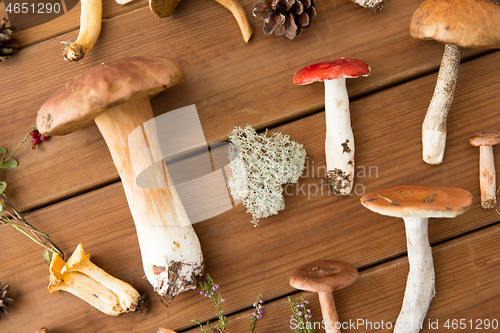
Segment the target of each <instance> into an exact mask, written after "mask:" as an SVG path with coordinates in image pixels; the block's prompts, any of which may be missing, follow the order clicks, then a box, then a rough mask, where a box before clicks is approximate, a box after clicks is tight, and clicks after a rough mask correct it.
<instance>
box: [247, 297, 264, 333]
mask: <svg viewBox="0 0 500 333" xmlns="http://www.w3.org/2000/svg"><path fill="white" fill-rule="evenodd" d="M262 304H264V301H263V300H262V293H259V296H257V300H256V301H255V303H253V307H254V308H255V311H254V312H253V313H252V319H250V326H249V328H250V333H253V329H254V328H255V323H256V322H257V320H259V319H262V316H263V315H264V307H263V306H262Z"/></svg>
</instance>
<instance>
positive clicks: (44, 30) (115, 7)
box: [15, 0, 148, 48]
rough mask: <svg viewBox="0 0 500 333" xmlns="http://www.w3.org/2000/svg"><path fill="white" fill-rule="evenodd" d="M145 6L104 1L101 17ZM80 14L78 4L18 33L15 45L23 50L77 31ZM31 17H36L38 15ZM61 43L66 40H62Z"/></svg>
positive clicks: (141, 1)
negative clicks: (58, 15) (56, 16)
mask: <svg viewBox="0 0 500 333" xmlns="http://www.w3.org/2000/svg"><path fill="white" fill-rule="evenodd" d="M145 6H148V1H147V0H134V1H132V2H130V3H128V4H126V5H119V4H117V3H116V2H115V0H109V1H106V0H104V1H103V8H102V17H103V19H104V20H107V19H110V18H112V17H116V16H119V15H121V14H124V13H127V12H131V11H134V10H136V9H138V8H141V7H145ZM80 13H81V11H80V4H77V5H76V7H74V8H73V9H71V10H70V11H68V12H67V13H66V14H65V15H62V16H60V17H58V18H56V19H54V20H52V21H49V22H47V23H44V24H41V25H39V26H36V27H33V28H30V29H26V30H23V31H19V32H18V33H16V34H15V36H16V38H17V40H18V44H17V45H18V46H19V47H22V48H24V47H27V46H30V45H33V44H36V43H40V42H42V41H45V40H48V39H51V38H55V37H57V36H60V35H62V34H65V33H68V32H70V31H73V30H78V29H79V27H80ZM32 15H35V16H36V15H40V14H32ZM77 35H78V33H77ZM75 39H76V37H75ZM62 41H67V40H64V39H63V40H62Z"/></svg>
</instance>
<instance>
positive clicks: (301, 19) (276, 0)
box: [253, 0, 316, 39]
mask: <svg viewBox="0 0 500 333" xmlns="http://www.w3.org/2000/svg"><path fill="white" fill-rule="evenodd" d="M253 7H254V10H253V15H254V16H256V17H260V18H261V19H263V20H264V34H266V35H269V34H270V33H272V32H273V31H274V32H275V34H276V36H281V35H283V34H284V35H285V36H287V37H288V38H290V39H293V38H294V37H295V36H297V35H299V34H300V33H301V32H302V29H304V28H309V27H311V21H312V20H313V18H314V17H316V4H315V3H314V0H261V1H259V2H256V3H255V4H254V5H253Z"/></svg>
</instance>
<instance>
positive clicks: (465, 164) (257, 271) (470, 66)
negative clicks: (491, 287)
mask: <svg viewBox="0 0 500 333" xmlns="http://www.w3.org/2000/svg"><path fill="white" fill-rule="evenodd" d="M499 56H500V54H499V53H498V52H497V53H494V54H491V55H488V56H485V57H481V58H479V59H476V60H474V61H471V62H468V63H466V64H464V66H462V68H461V72H460V73H461V76H460V80H459V82H458V87H457V94H456V96H455V101H454V104H453V106H452V111H451V114H450V118H449V124H448V125H449V126H448V129H449V137H448V145H447V150H446V156H445V161H444V164H443V165H441V166H430V165H426V164H425V163H424V162H422V160H421V156H420V150H421V143H420V125H421V119H422V116H423V113H425V108H426V102H427V101H426V100H428V98H429V95H428V94H429V93H431V92H432V87H430V88H427V89H424V87H429V86H432V85H433V83H434V82H435V75H434V74H433V75H429V76H426V77H423V78H421V79H418V80H414V81H411V82H408V83H405V84H402V85H399V86H396V87H394V88H392V89H388V90H385V91H382V92H379V93H377V94H373V95H370V96H367V97H364V98H361V99H358V100H356V101H355V102H353V103H352V107H351V111H352V114H353V119H352V124H353V128H354V133H355V138H356V147H357V148H356V149H357V150H356V163H357V166H359V167H363V166H364V167H365V168H368V167H370V166H375V167H377V168H378V173H377V174H372V175H371V177H369V175H366V176H364V177H358V179H357V180H356V183H357V184H362V185H363V186H364V188H365V190H366V191H367V192H368V191H374V190H377V189H382V188H387V187H391V186H395V185H400V184H405V183H406V184H413V185H439V186H456V187H461V188H464V189H467V190H469V191H470V192H471V193H472V194H473V195H474V196H475V199H474V205H473V207H472V208H471V210H470V211H469V212H467V213H466V214H464V215H462V216H459V217H457V218H455V219H431V220H430V230H429V233H430V239H431V242H432V243H435V242H440V241H443V240H446V239H449V238H450V237H455V236H459V235H461V234H464V233H467V232H469V231H471V230H475V229H477V228H480V227H483V226H486V225H489V224H492V223H494V222H496V221H497V220H498V215H497V213H496V212H495V211H485V210H483V209H481V208H480V207H479V187H478V170H477V168H478V150H477V149H476V148H475V147H472V146H470V145H469V143H468V139H469V137H470V135H471V134H472V133H474V132H476V131H479V130H482V129H484V128H485V127H488V128H495V127H500V119H499V117H492V116H491V115H492V114H495V112H497V111H496V105H497V103H496V101H497V100H498V98H499V97H498V94H497V93H496V92H497V91H498V81H497V80H496V79H495V78H493V77H489V76H486V73H489V72H490V71H492V70H494V68H495V67H496V66H498V63H499V61H498V57H499ZM483 74H484V75H483ZM426 90H428V91H426ZM458 92H461V93H458ZM274 130H275V131H280V132H283V133H286V134H289V135H290V136H291V138H292V139H294V140H297V141H299V142H300V143H302V144H304V147H305V149H306V151H307V152H308V163H309V170H308V171H309V173H306V174H305V177H304V178H303V179H301V181H300V183H299V184H298V185H297V186H291V187H289V188H287V193H289V195H287V197H286V205H287V207H286V209H285V210H284V211H282V212H280V213H279V214H278V215H277V216H274V217H271V218H268V219H265V220H262V221H261V226H260V227H259V228H253V227H252V224H251V223H250V220H251V218H250V216H249V215H248V214H246V213H245V209H244V208H243V207H241V206H238V207H236V208H233V209H232V210H230V211H228V212H226V213H224V214H221V215H219V216H217V217H214V218H212V219H210V220H207V221H204V222H202V223H197V224H195V225H194V227H195V229H196V231H197V233H198V235H199V237H200V240H201V243H202V249H203V252H204V256H205V263H206V272H207V273H208V274H210V275H211V276H212V277H213V278H214V279H215V280H216V281H217V282H218V283H220V284H221V286H224V296H225V297H226V299H227V302H226V303H225V306H226V311H227V313H234V312H236V311H240V310H243V309H246V308H247V307H248V304H252V302H253V301H254V299H255V297H256V295H257V294H258V293H259V292H262V293H263V294H264V295H266V298H268V299H275V298H279V297H283V296H284V295H288V294H290V293H291V292H292V291H293V290H292V288H291V287H289V286H288V276H289V274H290V272H291V271H293V270H294V269H295V268H296V267H297V266H299V265H301V264H304V263H306V262H309V261H311V260H320V259H324V258H335V259H338V260H344V261H348V262H350V263H352V264H353V265H355V266H356V267H357V268H359V269H362V268H364V267H369V266H372V265H375V264H377V263H380V262H384V261H386V260H390V259H391V258H394V257H397V256H400V255H402V254H403V253H404V252H405V249H406V243H405V238H404V227H403V222H402V220H400V219H395V218H387V217H384V216H380V215H377V214H375V213H372V212H370V211H368V210H366V209H364V208H363V207H362V206H361V205H360V204H359V196H357V195H353V196H351V197H344V198H337V197H335V196H333V195H331V194H329V192H326V191H324V192H323V193H321V192H317V193H315V194H313V192H312V190H316V189H317V190H320V189H321V188H322V187H320V185H321V179H320V178H318V177H319V176H318V174H317V170H318V169H317V167H318V166H321V165H323V164H324V151H323V149H324V148H323V147H324V114H322V113H318V114H314V115H312V116H309V117H305V118H303V119H300V120H297V121H294V122H291V123H288V124H286V125H283V126H281V127H278V128H275V129H274ZM497 156H498V154H497ZM497 160H498V157H497ZM313 166H314V168H313ZM313 170H315V171H314V174H313ZM358 170H359V169H358ZM301 189H302V190H301ZM28 220H29V221H30V222H31V223H32V224H33V225H35V226H37V227H38V228H40V230H43V231H44V232H46V233H48V234H49V235H51V236H52V239H53V240H54V241H55V242H56V243H57V244H58V245H59V246H60V247H61V248H62V249H63V250H64V251H65V252H66V253H67V254H68V255H69V254H70V253H71V252H72V251H73V249H74V248H75V247H76V245H77V244H78V242H83V244H84V247H85V249H86V250H87V252H89V253H90V254H92V255H93V258H94V260H95V262H96V263H97V264H98V265H100V266H102V267H103V268H104V269H105V270H107V271H108V272H109V273H111V274H112V275H115V276H117V277H119V278H122V279H124V280H125V281H127V282H129V283H131V284H132V285H134V286H136V288H138V289H140V290H141V291H145V292H147V294H148V295H149V296H150V299H151V302H152V307H151V310H150V312H148V313H147V314H145V315H141V314H137V315H135V314H134V315H129V316H122V317H120V318H110V317H107V316H105V315H101V314H100V313H99V312H98V311H97V310H94V309H92V308H90V307H88V306H86V305H85V304H84V303H82V302H81V301H79V300H78V299H76V298H74V297H73V296H71V295H68V294H58V295H56V296H51V295H49V294H48V292H47V291H46V289H45V288H46V285H47V280H46V279H45V278H44V276H45V275H47V266H46V265H45V264H44V263H43V262H42V260H41V253H42V251H41V249H40V248H39V247H38V246H36V245H35V244H32V243H30V241H29V240H27V239H25V237H24V236H23V235H21V234H19V233H17V232H16V231H15V230H13V229H12V228H9V227H7V226H3V230H2V233H0V244H2V276H1V280H2V282H3V283H7V284H10V285H12V295H13V297H14V298H16V299H17V302H16V305H15V308H13V309H12V311H11V314H9V317H6V318H2V325H5V326H3V327H6V328H7V329H8V330H10V331H16V329H18V327H19V326H18V325H19V324H20V323H25V322H26V323H29V325H31V326H33V328H35V327H34V326H38V325H39V324H41V323H44V324H43V325H45V323H46V325H47V326H50V327H53V328H55V329H59V330H61V331H64V330H65V329H67V327H71V329H72V331H74V332H85V331H87V330H89V329H94V330H101V331H110V332H112V331H123V330H129V331H130V329H131V327H132V328H133V330H136V331H138V332H141V331H147V330H154V329H156V328H157V327H160V326H165V325H168V326H169V327H171V328H174V329H183V328H189V327H192V324H191V322H190V320H191V319H193V314H196V316H197V318H198V319H199V320H202V321H204V320H207V319H210V318H213V308H212V305H211V304H209V303H208V302H200V298H199V294H198V292H197V291H192V292H188V293H183V294H181V295H179V296H178V298H176V299H175V300H174V301H173V302H172V303H171V304H170V306H169V307H168V308H165V307H164V306H163V305H162V304H161V302H160V301H159V299H158V298H157V297H156V296H155V295H154V292H153V291H152V290H151V287H149V285H148V283H147V282H146V281H145V280H144V279H143V273H142V265H141V260H140V254H139V249H138V245H137V240H136V236H135V229H134V225H133V222H132V219H131V217H130V213H129V210H128V206H127V203H126V201H125V197H124V195H123V190H122V188H121V184H120V183H116V184H113V185H110V186H107V187H104V188H102V189H99V190H95V191H91V192H89V193H86V194H84V195H80V196H77V197H75V198H72V199H69V200H66V201H63V202H60V203H58V204H53V205H50V206H48V207H46V208H43V209H39V210H37V211H35V212H33V213H31V214H30V215H28ZM436 267H438V266H436ZM27 272H28V273H27ZM20 280H22V281H23V282H22V283H21V284H20V283H18V282H17V281H20ZM14 285H15V286H16V288H14ZM395 302H396V301H395ZM47 304H50V307H49V308H48V307H47ZM397 304H398V305H395V307H397V306H399V300H397ZM60 308H64V309H66V311H65V312H64V313H60V311H59V310H58V309H60ZM186 309H189V311H186ZM56 313H57V314H58V317H56V316H55V315H56ZM3 319H5V320H3ZM86 325H90V328H86ZM31 326H30V327H31ZM26 327H27V326H26Z"/></svg>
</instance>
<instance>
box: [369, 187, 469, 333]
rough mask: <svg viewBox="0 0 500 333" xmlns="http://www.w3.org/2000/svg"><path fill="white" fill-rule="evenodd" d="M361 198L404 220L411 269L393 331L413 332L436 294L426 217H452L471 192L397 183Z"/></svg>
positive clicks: (371, 207) (378, 210) (464, 208)
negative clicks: (398, 184)
mask: <svg viewBox="0 0 500 333" xmlns="http://www.w3.org/2000/svg"><path fill="white" fill-rule="evenodd" d="M360 200H361V204H362V205H363V206H365V207H366V208H368V209H369V210H371V211H373V212H376V213H378V214H381V215H386V216H392V217H400V218H403V220H404V223H405V228H406V245H407V250H408V262H409V264H410V272H409V273H408V279H407V282H406V290H405V295H404V299H403V305H402V307H401V312H400V313H399V316H398V319H397V321H396V325H395V326H394V327H395V329H394V332H396V333H416V332H418V331H420V325H418V323H423V321H424V318H425V316H426V314H427V311H428V309H429V306H430V304H431V300H432V298H433V297H434V295H435V288H434V285H435V284H434V280H435V274H434V263H433V259H432V252H431V247H430V244H429V236H428V220H429V218H430V217H448V218H452V217H455V216H457V215H460V214H462V213H464V212H466V211H467V210H468V209H469V207H470V205H471V204H472V195H471V194H470V193H469V192H467V191H465V190H462V189H459V188H450V187H424V186H398V187H393V188H391V189H388V190H382V191H377V192H372V193H368V194H366V195H364V196H363V197H361V199H360ZM407 323H411V325H408V324H407Z"/></svg>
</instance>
